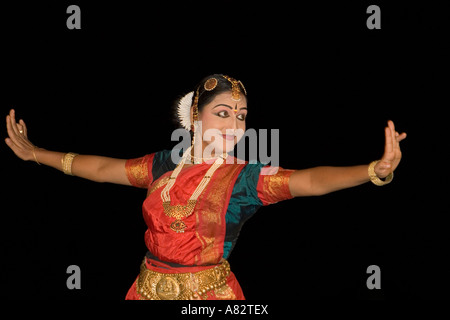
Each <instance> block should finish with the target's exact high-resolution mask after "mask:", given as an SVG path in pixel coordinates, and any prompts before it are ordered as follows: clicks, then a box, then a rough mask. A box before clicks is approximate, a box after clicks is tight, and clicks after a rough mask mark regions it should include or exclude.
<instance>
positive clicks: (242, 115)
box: [236, 113, 246, 121]
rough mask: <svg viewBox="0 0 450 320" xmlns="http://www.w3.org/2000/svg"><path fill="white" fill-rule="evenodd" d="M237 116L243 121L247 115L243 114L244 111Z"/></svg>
mask: <svg viewBox="0 0 450 320" xmlns="http://www.w3.org/2000/svg"><path fill="white" fill-rule="evenodd" d="M236 118H238V119H239V120H241V121H244V120H245V118H246V115H245V114H243V113H241V114H238V116H237V117H236Z"/></svg>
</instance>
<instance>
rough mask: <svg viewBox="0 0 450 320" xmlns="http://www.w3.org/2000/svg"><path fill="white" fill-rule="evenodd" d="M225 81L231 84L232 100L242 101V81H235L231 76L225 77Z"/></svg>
mask: <svg viewBox="0 0 450 320" xmlns="http://www.w3.org/2000/svg"><path fill="white" fill-rule="evenodd" d="M223 77H224V78H225V79H227V80H228V81H230V83H231V100H233V101H240V100H241V96H240V95H241V89H239V83H240V81H237V80H236V79H233V78H231V77H229V76H223Z"/></svg>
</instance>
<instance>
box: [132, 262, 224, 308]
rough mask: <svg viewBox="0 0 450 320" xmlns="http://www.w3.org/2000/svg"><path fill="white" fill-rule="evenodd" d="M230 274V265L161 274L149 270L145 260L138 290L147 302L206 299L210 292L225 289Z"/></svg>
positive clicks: (138, 282)
mask: <svg viewBox="0 0 450 320" xmlns="http://www.w3.org/2000/svg"><path fill="white" fill-rule="evenodd" d="M229 274H230V264H229V263H228V261H227V260H225V259H222V261H221V264H219V265H217V266H215V267H213V268H211V269H206V270H202V271H197V272H186V273H160V272H156V271H153V270H150V269H147V267H146V265H145V259H144V261H143V262H142V264H141V272H140V274H139V277H138V279H137V283H136V289H137V292H138V293H139V294H140V295H141V297H142V298H143V299H147V300H193V299H201V298H204V299H206V297H207V294H208V292H209V291H211V290H214V289H219V288H221V287H223V286H224V285H225V284H226V282H227V277H228V276H229Z"/></svg>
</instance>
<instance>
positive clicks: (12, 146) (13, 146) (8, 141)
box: [5, 138, 21, 157]
mask: <svg viewBox="0 0 450 320" xmlns="http://www.w3.org/2000/svg"><path fill="white" fill-rule="evenodd" d="M5 142H6V144H7V145H8V147H9V148H10V149H11V150H12V151H13V152H14V154H15V155H16V156H18V157H20V156H19V155H20V150H21V149H20V148H19V147H18V146H17V145H16V144H15V143H14V142H13V141H12V140H11V139H10V138H6V139H5Z"/></svg>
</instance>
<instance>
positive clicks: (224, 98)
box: [205, 91, 247, 108]
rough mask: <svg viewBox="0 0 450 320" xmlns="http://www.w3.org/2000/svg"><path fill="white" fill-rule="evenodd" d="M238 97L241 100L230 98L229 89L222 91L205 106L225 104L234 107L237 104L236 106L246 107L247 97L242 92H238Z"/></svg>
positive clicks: (212, 106)
mask: <svg viewBox="0 0 450 320" xmlns="http://www.w3.org/2000/svg"><path fill="white" fill-rule="evenodd" d="M240 98H241V100H239V101H235V100H233V99H232V96H231V91H229V92H223V93H221V94H218V95H217V96H215V97H214V99H213V100H212V101H211V102H210V103H208V104H207V105H206V106H205V107H210V108H214V107H215V106H216V105H218V104H227V105H229V106H232V107H234V106H235V105H236V104H237V105H238V108H242V107H247V99H246V97H245V96H244V95H243V94H242V93H241V94H240Z"/></svg>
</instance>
